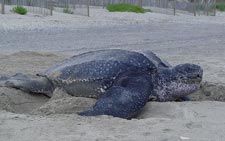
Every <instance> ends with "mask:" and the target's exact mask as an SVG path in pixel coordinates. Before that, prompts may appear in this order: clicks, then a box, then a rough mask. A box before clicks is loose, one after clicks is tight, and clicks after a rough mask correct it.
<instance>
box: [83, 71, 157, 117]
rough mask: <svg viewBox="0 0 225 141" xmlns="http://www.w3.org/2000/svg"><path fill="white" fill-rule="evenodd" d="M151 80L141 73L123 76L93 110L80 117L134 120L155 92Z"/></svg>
mask: <svg viewBox="0 0 225 141" xmlns="http://www.w3.org/2000/svg"><path fill="white" fill-rule="evenodd" d="M151 80H152V79H151V77H150V76H148V75H145V74H141V73H131V74H129V75H127V74H126V75H124V76H121V77H120V78H119V79H117V82H115V83H114V86H112V87H111V88H109V89H108V90H107V91H106V92H105V94H103V96H102V97H101V98H100V99H99V100H98V101H97V102H96V104H95V105H94V106H93V107H92V108H90V109H88V110H87V111H84V112H81V113H79V115H82V116H97V115H110V116H114V117H120V118H126V119H130V118H133V117H135V116H136V115H137V114H138V113H139V112H140V110H141V109H142V108H143V107H144V106H145V104H146V103H147V102H148V98H149V95H150V94H151V93H152V92H153V84H152V81H151Z"/></svg>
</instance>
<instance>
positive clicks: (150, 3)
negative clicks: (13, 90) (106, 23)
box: [0, 0, 224, 16]
mask: <svg viewBox="0 0 225 141" xmlns="http://www.w3.org/2000/svg"><path fill="white" fill-rule="evenodd" d="M218 1H222V2H224V0H218ZM0 2H3V0H0ZM5 2H6V5H23V6H26V7H27V9H28V11H29V12H32V13H38V14H43V15H49V14H51V9H52V10H55V11H59V12H63V11H64V10H65V9H69V10H71V11H72V12H73V13H74V14H81V15H87V16H88V15H89V5H92V6H102V7H105V6H106V5H109V4H119V3H127V4H131V5H139V6H143V7H149V8H151V9H152V10H153V11H154V12H159V13H165V14H174V12H175V10H176V12H181V13H185V14H193V15H202V14H203V15H214V14H215V4H216V0H5ZM1 9H2V8H1ZM1 11H3V10H1Z"/></svg>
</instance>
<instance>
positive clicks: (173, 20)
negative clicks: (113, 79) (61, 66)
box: [0, 9, 225, 141]
mask: <svg viewBox="0 0 225 141" xmlns="http://www.w3.org/2000/svg"><path fill="white" fill-rule="evenodd" d="M62 15H63V17H62ZM100 16H102V17H100ZM221 17H224V15H223V14H221V13H219V15H218V16H216V17H205V16H202V17H196V18H195V19H194V17H191V16H189V15H181V16H175V17H173V16H170V15H162V14H156V13H147V14H143V15H139V14H131V13H107V12H106V11H105V10H104V9H94V10H93V12H92V15H91V18H87V17H81V16H74V15H73V16H72V17H71V15H65V14H61V13H58V14H56V16H53V17H37V16H34V15H28V16H25V17H23V16H18V15H15V14H8V15H0V32H1V33H2V34H1V35H0V37H1V39H0V47H1V49H2V51H1V52H0V54H1V55H0V74H7V75H13V74H15V73H17V72H21V73H25V74H30V75H34V74H36V73H39V72H42V71H44V70H45V69H47V68H48V67H50V66H52V65H54V64H56V63H58V62H61V61H62V60H64V59H66V58H68V57H70V56H72V54H79V53H81V52H85V51H88V50H98V49H105V48H107V47H105V48H104V47H101V46H100V47H99V48H89V47H90V43H89V44H87V43H83V42H79V43H80V45H81V46H82V47H80V48H79V47H76V49H74V50H73V51H72V52H73V53H71V52H70V51H68V50H66V49H68V48H67V45H68V46H69V45H71V46H72V44H66V45H65V44H64V45H65V51H64V50H63V49H62V48H61V47H59V46H58V47H57V44H55V46H54V47H55V50H54V49H51V48H50V47H49V48H44V47H45V46H46V47H47V46H50V45H51V42H53V41H54V39H55V40H57V35H58V34H56V35H55V36H53V35H49V36H51V39H52V40H48V41H45V40H43V41H41V42H40V43H39V44H38V43H35V44H34V42H32V41H33V40H34V39H33V37H38V36H39V35H38V34H39V33H42V31H43V33H44V32H47V33H51V32H54V28H56V29H57V30H60V32H63V31H64V30H65V31H68V29H71V28H72V29H71V30H75V29H79V30H83V29H84V28H91V29H95V28H98V29H99V26H100V25H101V26H102V28H105V27H107V26H109V27H117V28H118V29H120V30H121V31H120V32H121V33H122V34H125V33H126V35H127V38H125V39H124V40H125V41H124V42H128V41H129V43H131V44H128V45H126V44H124V43H123V41H122V40H121V41H120V40H118V39H117V38H116V37H114V36H116V35H114V34H113V33H110V32H109V33H108V31H107V30H106V31H107V32H101V34H103V33H105V35H104V36H108V35H107V34H109V36H112V41H111V42H110V41H109V40H101V39H100V38H96V37H93V39H91V40H98V41H99V42H98V43H99V44H100V45H102V46H105V45H106V46H110V48H121V49H129V50H137V51H138V50H143V49H144V47H143V46H145V45H146V44H147V43H146V40H144V41H142V40H141V39H143V37H142V36H140V38H137V41H136V42H135V41H134V38H129V37H135V36H136V34H135V33H136V32H135V31H134V33H132V32H128V31H127V30H124V29H126V28H125V27H129V26H140V27H141V26H142V25H143V26H146V25H148V26H149V27H151V26H152V27H157V25H160V27H159V29H158V30H155V34H157V33H161V34H160V35H159V36H163V35H164V33H167V32H168V35H171V37H167V38H166V40H167V42H162V43H160V42H159V43H157V44H156V45H155V46H154V45H153V46H149V47H148V48H147V49H150V50H153V51H154V52H156V54H157V55H159V56H160V57H161V58H163V59H165V60H167V61H168V62H170V63H171V64H172V65H176V64H179V63H185V62H190V63H196V64H198V65H201V66H202V67H203V69H204V78H203V82H202V84H201V88H200V90H199V91H198V92H196V93H194V94H192V95H191V101H189V102H165V103H158V102H149V103H147V104H146V106H145V108H144V109H143V110H142V112H141V113H140V115H139V116H138V117H137V118H135V119H132V120H125V119H120V118H114V117H110V116H97V117H81V116H78V115H77V114H76V113H77V112H80V111H83V110H85V109H87V108H88V107H90V106H91V105H93V104H94V103H95V101H96V100H94V99H89V98H79V97H72V96H69V95H67V94H66V93H65V92H63V91H62V90H60V89H56V90H55V91H54V94H53V95H54V96H53V97H52V98H51V99H49V98H47V97H45V96H43V95H37V94H29V93H25V92H22V91H20V90H16V89H10V88H4V87H1V88H0V140H12V141H14V140H16V141H29V140H35V141H36V140H37V141H38V140H45V141H50V140H60V141H61V140H83V141H87V140H94V141H103V140H107V141H112V140H127V141H132V140H135V141H136V140H143V141H144V140H146V141H148V140H153V141H179V140H193V141H205V140H218V141H219V140H223V139H224V138H225V134H224V133H225V120H224V117H225V112H224V108H225V103H224V101H225V77H224V76H225V65H224V64H225V63H224V62H225V58H224V57H223V54H225V46H224V44H223V43H224V38H223V37H224V35H223V34H224V33H223V31H224V30H222V29H225V27H224V25H223V24H224V22H225V20H221ZM56 19H58V20H59V21H66V22H56V24H54V22H53V21H54V20H56ZM81 19H82V20H83V21H82V22H81V21H80V20H81ZM25 21H30V22H31V23H32V22H33V23H34V24H28V22H25ZM68 21H69V22H68ZM83 22H85V24H83ZM16 23H17V24H16ZM101 26H100V28H101ZM173 26H176V27H177V28H179V27H182V28H180V29H179V30H181V31H182V33H183V31H184V32H185V31H187V32H188V31H189V30H186V29H184V28H185V27H188V28H187V29H192V28H193V29H195V30H198V28H199V31H193V33H196V34H185V35H184V37H183V36H182V35H183V34H179V35H178V36H179V37H180V38H181V39H178V36H172V34H171V33H175V32H174V31H173V30H171V29H169V28H168V27H173ZM191 26H192V27H191ZM201 27H202V28H201ZM212 27H218V29H217V28H215V29H216V31H217V32H213V31H215V30H214V29H212V30H210V28H212ZM130 29H132V28H130ZM153 30H154V29H153ZM160 30H163V31H160ZM221 30H222V31H221ZM112 31H113V30H112ZM199 32H200V33H199ZM201 32H202V33H203V34H204V35H203V34H201ZM17 33H24V35H25V34H28V35H32V36H29V37H30V38H29V39H28V40H26V39H25V38H26V35H25V37H24V38H22V37H21V39H20V40H19V41H17V40H16V39H12V40H11V41H8V42H6V41H5V38H4V37H7V36H11V35H12V37H13V36H14V34H17ZM31 33H32V34H31ZM69 33H70V32H69ZM93 33H94V32H93ZM93 33H92V32H91V33H90V35H95V34H93ZM141 33H142V32H141ZM141 33H137V34H138V35H139V34H141ZM198 33H199V35H197V34H198ZM64 35H65V36H67V37H68V38H70V37H69V35H70V34H68V32H65V34H64ZM71 35H74V36H75V35H76V32H75V31H73V32H71ZM81 35H82V34H81ZM118 36H119V38H120V35H118ZM157 36H158V35H157ZM193 36H196V38H192V37H193ZM211 36H212V38H213V37H214V38H213V39H212V40H209V39H211V38H208V37H211ZM15 37H16V36H15ZM54 37H55V38H54ZM154 37H155V35H152V36H149V37H146V38H147V39H148V40H151V41H156V39H155V38H154ZM175 37H176V38H175ZM74 38H75V37H74ZM76 38H77V37H76ZM187 38H188V40H186V39H187ZM199 38H203V39H204V41H205V44H204V43H203V42H201V40H200V39H199ZM3 39H4V40H3ZM116 39H117V40H116ZM71 40H72V38H71ZM91 40H90V42H92V41H91ZM195 41H198V42H195ZM202 41H203V40H202ZM23 42H24V45H25V46H26V45H27V47H24V48H21V49H20V48H19V49H10V47H11V46H14V45H15V44H18V43H21V45H23ZM56 42H57V41H56ZM102 42H103V43H102ZM118 42H119V43H120V42H121V45H118V44H117V43H118ZM140 42H141V43H143V44H140ZM101 43H102V44H101ZM144 43H146V44H144ZM150 44H152V42H150ZM28 45H31V46H32V45H33V46H34V47H38V45H40V46H41V45H43V46H44V47H43V49H42V50H38V49H36V50H35V49H32V48H29V47H28ZM112 45H115V46H112ZM93 46H94V42H93ZM123 46H124V47H123ZM156 46H160V47H156ZM59 48H60V49H61V50H60V49H59ZM28 50H29V51H28ZM57 50H58V51H57Z"/></svg>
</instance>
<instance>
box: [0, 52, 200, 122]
mask: <svg viewBox="0 0 225 141" xmlns="http://www.w3.org/2000/svg"><path fill="white" fill-rule="evenodd" d="M202 75H203V70H202V69H201V67H200V66H198V65H194V64H181V65H177V66H175V67H172V66H171V65H170V64H168V63H167V62H165V61H162V60H161V59H160V58H159V57H157V56H156V55H155V54H154V53H152V52H151V51H146V52H143V53H140V52H133V51H126V50H119V49H111V50H100V51H92V52H87V53H83V54H80V55H77V56H73V57H71V58H69V59H67V60H65V61H63V62H62V63H59V64H57V65H55V66H53V67H50V68H49V69H47V70H46V71H45V72H44V73H41V74H37V75H36V76H27V75H24V74H21V73H17V74H16V75H13V76H10V77H9V76H1V77H0V86H5V87H12V88H17V89H21V90H23V91H26V92H31V93H40V94H45V95H47V96H49V97H51V96H52V93H53V91H54V89H55V88H57V87H59V88H61V89H64V90H65V91H66V92H67V93H68V94H70V95H73V96H78V97H89V98H98V101H97V102H96V104H95V105H94V106H93V107H91V108H90V109H88V110H87V111H84V112H81V113H79V114H80V115H83V116H96V115H111V116H115V117H121V118H132V117H134V116H136V115H137V113H138V112H139V111H140V110H141V109H142V108H143V107H144V105H145V104H146V103H147V102H148V101H149V100H155V101H161V102H163V101H173V100H177V99H180V98H183V97H185V96H187V95H188V94H190V93H192V92H194V91H196V90H197V89H198V86H199V84H200V82H201V80H202Z"/></svg>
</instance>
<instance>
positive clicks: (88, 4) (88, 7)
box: [87, 0, 91, 17]
mask: <svg viewBox="0 0 225 141" xmlns="http://www.w3.org/2000/svg"><path fill="white" fill-rule="evenodd" d="M90 3H91V0H88V1H87V14H88V17H90Z"/></svg>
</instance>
